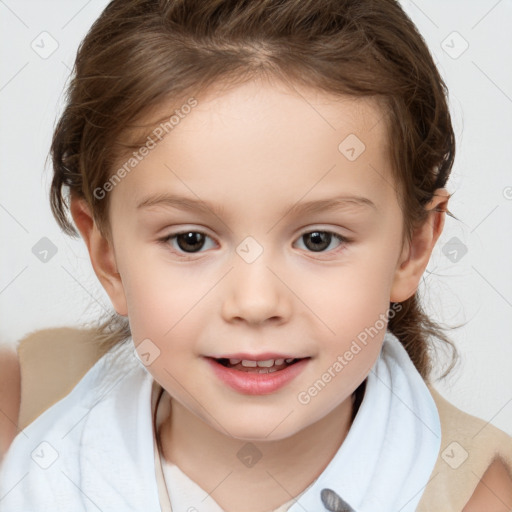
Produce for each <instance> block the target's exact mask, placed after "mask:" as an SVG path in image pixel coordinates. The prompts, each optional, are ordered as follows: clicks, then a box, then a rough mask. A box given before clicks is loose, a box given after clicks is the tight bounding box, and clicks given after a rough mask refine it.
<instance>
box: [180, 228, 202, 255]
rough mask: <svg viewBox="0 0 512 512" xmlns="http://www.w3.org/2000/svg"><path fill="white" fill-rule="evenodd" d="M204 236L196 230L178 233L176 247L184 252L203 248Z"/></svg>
mask: <svg viewBox="0 0 512 512" xmlns="http://www.w3.org/2000/svg"><path fill="white" fill-rule="evenodd" d="M204 241H205V236H204V234H203V233H199V232H197V231H189V232H188V233H180V234H179V235H177V236H176V242H177V244H178V247H179V248H180V249H181V250H182V251H185V252H196V251H197V250H201V249H202V248H203V245H204Z"/></svg>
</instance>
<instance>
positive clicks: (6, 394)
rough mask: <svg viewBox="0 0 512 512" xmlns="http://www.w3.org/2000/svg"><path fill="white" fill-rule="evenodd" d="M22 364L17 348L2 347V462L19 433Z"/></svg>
mask: <svg viewBox="0 0 512 512" xmlns="http://www.w3.org/2000/svg"><path fill="white" fill-rule="evenodd" d="M20 394H21V382H20V366H19V362H18V355H17V353H16V351H15V350H11V349H10V348H8V347H0V462H1V461H2V459H3V457H4V455H5V454H6V453H7V449H8V448H9V446H10V444H11V442H12V440H13V439H14V437H15V436H16V434H17V433H18V428H17V427H18V414H19V408H20Z"/></svg>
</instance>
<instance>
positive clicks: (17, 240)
mask: <svg viewBox="0 0 512 512" xmlns="http://www.w3.org/2000/svg"><path fill="white" fill-rule="evenodd" d="M106 4H107V2H106V1H105V0H101V1H100V0H89V1H86V0H73V1H70V0H66V1H64V0H61V1H56V0H53V1H50V0H45V1H41V0H32V1H29V0H23V1H20V0H17V1H15V0H0V38H1V46H0V53H1V54H0V102H1V112H2V115H1V116H0V144H1V151H0V165H1V167H0V169H1V171H0V172H1V177H0V179H1V181H0V183H1V187H0V229H1V240H2V243H1V245H0V255H1V260H0V261H1V272H0V342H1V343H3V344H7V345H12V346H14V345H15V344H16V343H17V341H18V340H19V339H20V338H21V337H22V336H23V335H25V334H26V333H28V332H30V331H32V330H36V329H39V328H44V327H50V326H57V325H78V324H79V323H80V322H82V321H84V320H89V319H92V318H95V317H96V316H97V315H98V313H100V312H102V311H103V309H110V302H109V300H108V297H107V295H106V293H105V292H104V291H103V289H102V288H101V286H100V284H99V282H98V281H97V278H96V276H95V275H94V273H93V271H92V268H91V265H90V262H89V258H88V255H87V251H86V248H85V245H84V244H83V242H82V240H73V239H70V238H68V237H66V236H65V235H63V234H62V233H61V232H60V230H59V228H58V226H57V223H56V222H55V220H54V219H53V217H52V215H51V212H50V208H49V202H48V188H49V185H50V181H51V170H50V167H49V166H48V165H45V161H46V157H47V154H48V149H49V144H50V140H51V135H52V129H53V127H54V124H55V121H56V119H57V116H58V114H59V113H60V111H61V107H62V103H63V96H64V94H63V90H64V86H65V84H66V80H67V78H68V76H69V73H70V69H71V67H72V65H73V61H74V55H75V53H76V49H77V47H78V44H79V42H80V40H81V39H82V38H83V36H84V35H85V33H86V31H87V30H88V29H89V27H90V26H91V24H92V23H93V21H94V20H95V19H96V18H97V16H98V15H99V14H100V12H101V11H102V9H103V8H104V7H105V5H106ZM402 5H403V7H404V9H405V10H406V12H407V13H408V14H409V16H410V17H411V18H412V20H413V21H414V22H415V23H416V25H417V26H418V28H419V30H420V32H421V33H422V34H423V36H424V38H425V40H426V42H427V44H428V45H429V47H430V49H431V52H432V54H433V56H434V59H435V61H436V63H437V65H438V67H439V69H440V72H441V74H442V76H443V78H444V79H445V81H446V83H447V85H448V89H449V92H450V96H449V97H450V108H451V111H452V116H453V123H454V127H455V131H456V137H457V154H456V161H455V165H454V168H453V172H452V177H451V180H450V185H449V190H450V192H452V193H454V195H453V197H452V201H451V206H450V209H451V211H452V212H453V213H454V214H455V215H456V217H457V219H458V220H454V219H450V218H448V219H447V223H446V227H445V231H444V233H443V235H442V238H441V240H440V242H439V243H438V245H437V247H436V249H435V251H434V254H433V257H432V259H431V262H430V264H429V267H428V271H427V272H426V273H425V277H424V281H423V283H422V285H421V291H422V294H423V298H424V302H425V305H426V309H427V311H429V312H430V313H431V314H432V315H434V317H435V318H436V319H438V320H440V321H441V322H442V323H444V324H445V325H447V326H455V325H459V324H462V327H460V328H458V329H456V330H453V331H451V333H450V336H451V338H452V339H453V340H454V342H455V343H456V345H457V347H458V349H459V352H460V354H461V359H460V364H459V365H457V367H456V368H455V370H454V371H453V372H452V373H451V375H450V376H449V377H448V378H447V379H445V380H443V381H440V382H437V383H435V387H436V388H437V389H439V390H440V391H441V393H442V394H443V395H444V396H445V397H446V398H447V399H448V400H450V401H451V402H452V403H454V404H455V405H457V406H458V407H460V408H461V409H463V410H465V411H467V412H469V413H471V414H474V415H476V416H479V417H481V418H483V419H484V420H486V421H490V422H492V423H493V424H495V425H496V426H498V427H500V428H501V429H503V430H505V431H506V432H508V433H509V434H510V435H512V371H511V368H512V336H511V329H512V236H511V233H512V170H511V167H512V163H511V162H512V66H511V65H510V63H511V62H512V35H511V33H512V32H511V30H510V26H511V22H512V1H511V0H501V1H496V0H472V1H468V0H457V1H446V0H435V1H434V0H428V1H427V0H417V1H414V2H412V1H406V0H404V1H403V2H402ZM41 239H45V240H43V241H41ZM46 239H48V240H49V241H48V240H46ZM34 247H35V249H34ZM41 247H42V248H44V249H46V250H48V251H49V252H48V253H47V255H46V261H42V260H41V252H40V251H41ZM38 254H39V257H38ZM43 259H44V258H43ZM440 368H441V369H442V366H441V367H440Z"/></svg>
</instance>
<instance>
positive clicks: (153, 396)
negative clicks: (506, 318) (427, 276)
mask: <svg viewBox="0 0 512 512" xmlns="http://www.w3.org/2000/svg"><path fill="white" fill-rule="evenodd" d="M454 150H455V149H454V135H453V130H452V126H451V121H450V115H449V110H448V106H447V102H446V89H445V85H444V83H443V81H442V79H441V77H440V76H439V73H438V71H437V69H436V68H435V65H434V63H433V61H432V58H431V56H430V54H429V52H428V50H427V48H426V46H425V44H424V42H423V40H422V38H421V36H420V35H419V33H418V32H417V30H416V28H415V27H414V25H413V24H412V22H411V21H410V20H409V19H408V18H407V16H406V15H405V14H404V12H403V11H402V10H401V8H400V7H399V5H398V4H397V3H396V2H394V1H391V0H380V1H358V2H352V1H340V0H337V1H330V0H323V1H321V2H318V1H313V0H311V1H302V2H298V1H296V0H281V1H275V0H265V1H258V2H244V1H240V0H238V1H235V0H233V1H222V0H219V1H216V2H201V1H199V0H197V1H194V0H183V1H178V0H174V1H154V0H152V1H149V0H122V1H121V0H114V1H113V2H111V3H110V4H109V6H108V7H107V8H106V9H105V11H104V12H103V14H102V15H101V16H100V18H99V19H98V20H97V21H96V23H95V24H94V26H93V27H92V29H91V30H90V32H89V34H88V35H87V37H86V38H85V40H84V41H83V43H82V45H81V47H80V49H79V52H78V55H77V59H76V64H75V69H74V76H73V80H72V82H71V84H70V88H69V97H68V104H67V106H66V109H65V111H64V113H63V115H62V117H61V119H60V121H59V123H58V125H57V127H56V130H55V134H54V139H53V144H52V157H53V165H54V171H55V174H54V179H53V183H52V189H51V204H52V208H53V211H54V214H55V216H56V218H57V220H58V221H59V223H60V225H61V226H62V228H63V229H64V230H65V231H66V232H67V233H69V234H77V232H76V230H75V227H74V226H73V224H72V223H71V222H70V220H69V219H68V218H67V215H66V213H67V211H66V210H67V208H68V207H69V209H70V212H71V215H72V217H73V221H74V224H75V226H76V228H78V231H79V232H80V234H81V235H82V237H83V239H84V241H85V243H86V244H87V248H88V250H89V254H90V258H91V263H92V265H93V268H94V270H95V272H96V275H97V276H98V278H99V280H100V282H101V283H102V285H103V287H104V288H105V290H106V292H107V293H108V295H109V297H110V299H111V301H112V304H113V306H114V308H115V310H116V316H115V317H114V318H113V319H111V320H110V321H108V322H106V323H105V324H103V325H102V326H100V328H99V329H98V337H97V340H98V343H100V342H101V346H102V349H105V348H107V349H108V350H107V352H106V353H105V354H104V355H102V356H101V357H100V358H99V359H98V360H97V362H96V363H95V364H94V365H93V366H92V368H91V369H90V370H89V371H88V372H87V374H86V375H85V376H84V377H83V378H82V379H81V380H80V382H79V383H78V384H77V385H76V386H75V387H74V389H73V390H72V391H71V393H69V394H68V395H67V396H66V397H65V398H63V399H62V400H60V401H59V402H58V403H56V404H55V405H54V406H52V407H50V408H49V409H48V410H46V411H45V412H44V413H43V414H42V415H41V416H39V417H38V418H37V419H36V420H35V421H34V422H32V423H31V424H30V425H29V426H28V427H27V428H26V429H25V430H24V431H23V433H22V434H20V435H18V436H17V437H16V439H15V440H14V442H13V444H12V446H11V448H10V450H9V452H8V453H7V456H6V459H5V462H4V465H3V467H2V474H1V476H0V478H1V480H0V481H1V484H0V485H1V487H0V510H5V511H14V510H16V511H19V510H31V511H33V510H38V511H39V510H60V509H63V510H68V509H69V510H105V511H106V510H115V511H120V510H173V511H196V510H197V511H219V510H226V511H228V512H238V511H246V512H267V511H285V510H289V511H291V512H296V511H299V510H309V511H321V510H329V511H338V512H339V511H357V512H368V511H376V510H378V511H397V510H401V511H412V510H462V509H463V508H464V510H466V511H467V510H475V507H481V504H482V500H484V502H485V505H484V508H486V509H489V510H490V509H492V510H499V508H498V507H502V508H501V509H502V510H508V508H507V507H510V506H512V502H511V499H512V498H511V493H512V480H511V479H510V476H509V472H510V470H511V469H512V460H511V453H512V451H511V449H510V448H511V447H512V439H511V438H510V437H509V436H507V435H505V434H504V433H503V432H501V431H499V430H498V429H495V428H494V427H492V426H487V427H486V428H480V427H481V424H480V423H478V421H476V420H474V419H472V418H470V417H468V416H460V415H457V414H456V413H454V411H453V409H450V408H449V407H447V406H446V404H444V403H443V401H442V399H441V398H440V397H439V396H437V395H436V394H435V392H434V391H433V389H432V388H431V387H429V386H428V385H427V384H428V378H429V373H430V370H431V367H432V364H433V361H432V360H431V357H430V354H431V348H430V345H429V342H430V340H431V339H433V338H438V339H439V340H441V342H444V343H449V341H448V340H447V339H446V338H445V337H444V336H443V334H442V333H441V331H440V329H439V328H438V327H437V326H436V324H435V323H434V322H433V321H432V320H430V319H429V318H428V317H427V316H426V315H425V314H424V313H423V311H422V309H421V305H420V303H419V300H418V297H417V293H416V290H417V287H418V283H419V280H420V278H421V276H422V274H423V272H424V270H425V268H426V265H427V263H428V261H429V257H430V255H431V252H432V249H433V247H434V245H435V243H436V241H437V239H438V237H439V235H440V233H441V231H442V228H443V223H444V217H445V214H446V211H447V204H448V198H449V194H448V192H447V191H446V189H445V186H446V182H447V179H448V176H449V173H450V169H451V167H452V164H453V158H454ZM68 192H69V196H67V195H66V194H67V193H68ZM68 199H69V202H68ZM194 244H196V247H194ZM454 414H455V419H453V415H454ZM450 418H452V419H450ZM460 419H463V421H464V422H465V423H464V428H462V431H461V432H458V431H457V430H456V429H455V428H454V423H455V422H456V421H457V420H460ZM482 423H483V422H482ZM478 428H480V430H481V431H482V430H483V434H482V435H481V436H480V437H476V434H477V433H478V432H477V429H478ZM443 464H444V466H443ZM484 473H485V474H487V480H485V479H484V480H483V481H482V483H481V484H478V479H479V478H480V477H482V475H484ZM468 475H470V476H471V477H472V478H473V480H469V478H468ZM475 475H476V481H475V480H474V476H475ZM489 479H491V480H492V481H490V480H489ZM484 486H485V487H486V488H491V490H492V491H493V495H494V497H493V501H491V498H489V497H487V498H485V497H484V498H482V492H483V491H482V489H483V488H484ZM468 492H469V494H468ZM493 507H494V508H493ZM503 507H505V508H503Z"/></svg>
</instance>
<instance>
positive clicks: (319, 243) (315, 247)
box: [299, 230, 348, 252]
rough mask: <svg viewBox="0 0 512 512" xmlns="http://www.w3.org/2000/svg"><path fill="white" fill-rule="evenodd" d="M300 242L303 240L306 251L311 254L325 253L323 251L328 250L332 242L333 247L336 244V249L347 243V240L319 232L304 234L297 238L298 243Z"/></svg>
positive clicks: (325, 232)
mask: <svg viewBox="0 0 512 512" xmlns="http://www.w3.org/2000/svg"><path fill="white" fill-rule="evenodd" d="M302 240H304V245H305V246H306V249H308V250H310V251H312V252H326V251H325V250H326V249H327V248H329V247H330V246H331V245H332V244H333V242H334V244H335V245H336V244H337V247H339V246H341V245H343V244H344V243H348V239H346V238H345V237H343V236H341V235H338V234H337V233H331V232H330V231H319V230H318V231H310V232H309V233H304V234H303V235H302V236H301V237H300V238H299V241H302ZM331 249H332V247H331Z"/></svg>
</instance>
